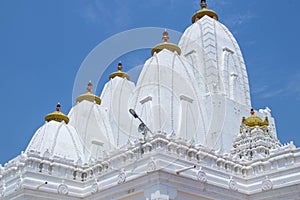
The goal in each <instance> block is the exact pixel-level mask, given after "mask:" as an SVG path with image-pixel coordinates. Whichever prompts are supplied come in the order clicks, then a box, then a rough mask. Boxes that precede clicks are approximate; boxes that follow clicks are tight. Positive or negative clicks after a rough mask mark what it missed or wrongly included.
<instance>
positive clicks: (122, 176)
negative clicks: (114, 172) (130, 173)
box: [118, 168, 126, 184]
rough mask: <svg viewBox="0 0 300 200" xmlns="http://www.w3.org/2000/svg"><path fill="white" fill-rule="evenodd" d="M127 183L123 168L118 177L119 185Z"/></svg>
mask: <svg viewBox="0 0 300 200" xmlns="http://www.w3.org/2000/svg"><path fill="white" fill-rule="evenodd" d="M125 181H126V171H125V169H124V168H123V169H122V170H121V172H120V174H119V176H118V184H121V183H124V182H125Z"/></svg>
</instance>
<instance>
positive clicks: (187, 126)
mask: <svg viewBox="0 0 300 200" xmlns="http://www.w3.org/2000/svg"><path fill="white" fill-rule="evenodd" d="M204 94H205V86H204V80H203V78H202V75H201V74H200V73H199V71H197V70H196V69H195V68H193V66H191V65H190V64H189V63H188V62H187V61H186V60H185V58H184V57H181V56H179V55H178V54H177V53H176V52H171V51H169V50H167V49H163V50H162V51H160V52H159V53H156V54H154V55H153V56H152V57H151V58H150V59H148V60H147V61H146V63H145V65H144V67H143V70H142V72H141V74H140V77H139V79H138V83H137V86H136V90H135V91H134V94H133V96H132V97H131V99H130V105H131V108H134V109H135V110H136V111H137V113H139V115H140V117H141V118H142V119H143V120H145V123H146V124H147V125H148V126H149V127H150V128H151V129H152V130H153V131H154V132H156V131H163V132H166V133H168V134H172V133H175V134H176V135H177V136H179V137H182V138H185V139H195V140H197V141H198V142H203V141H204V140H205V129H206V126H205V122H206V121H207V114H206V111H205V109H204V102H203V100H202V97H201V95H204ZM135 127H136V126H133V129H134V128H135ZM132 131H135V130H132Z"/></svg>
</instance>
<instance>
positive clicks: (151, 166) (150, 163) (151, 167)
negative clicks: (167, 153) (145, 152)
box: [147, 158, 156, 172]
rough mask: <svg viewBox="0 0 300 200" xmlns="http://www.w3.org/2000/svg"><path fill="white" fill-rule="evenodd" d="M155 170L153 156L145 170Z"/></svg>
mask: <svg viewBox="0 0 300 200" xmlns="http://www.w3.org/2000/svg"><path fill="white" fill-rule="evenodd" d="M155 170H156V163H155V160H154V159H153V158H151V160H150V162H149V163H148V166H147V172H152V171H155Z"/></svg>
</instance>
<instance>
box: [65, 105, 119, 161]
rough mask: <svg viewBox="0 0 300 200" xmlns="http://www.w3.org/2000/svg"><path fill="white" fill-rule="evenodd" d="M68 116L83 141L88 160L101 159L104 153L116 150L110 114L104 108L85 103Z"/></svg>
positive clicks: (75, 107)
mask: <svg viewBox="0 0 300 200" xmlns="http://www.w3.org/2000/svg"><path fill="white" fill-rule="evenodd" d="M68 116H69V117H70V123H69V124H70V125H72V126H73V127H74V128H75V129H76V131H77V133H78V135H79V137H80V139H81V141H82V144H83V145H84V146H85V147H86V148H85V149H84V155H85V157H86V158H89V157H91V156H92V157H93V158H99V157H101V156H102V152H103V151H104V150H105V151H109V150H112V149H114V148H115V147H114V138H113V136H112V130H111V127H110V123H109V120H108V113H107V112H106V109H105V108H104V107H103V106H100V105H98V104H95V103H92V102H90V101H83V102H81V103H79V104H76V105H75V106H74V107H73V108H72V109H71V111H70V112H69V114H68Z"/></svg>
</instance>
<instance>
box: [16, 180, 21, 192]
mask: <svg viewBox="0 0 300 200" xmlns="http://www.w3.org/2000/svg"><path fill="white" fill-rule="evenodd" d="M22 188H23V180H22V178H20V179H19V180H18V181H17V183H16V187H15V191H18V190H21V189H22Z"/></svg>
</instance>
